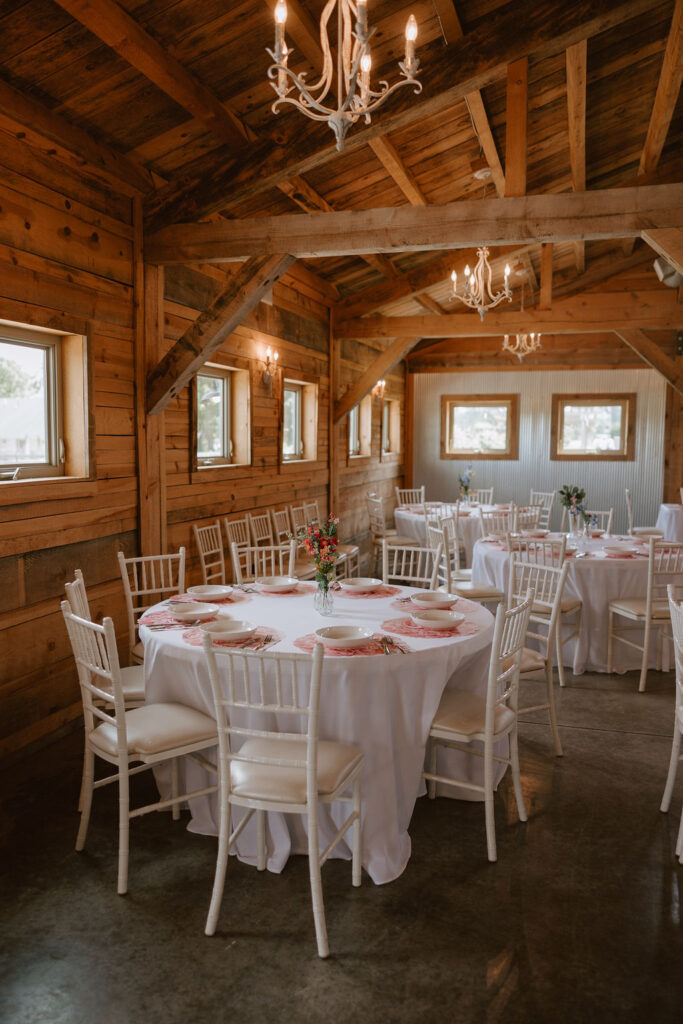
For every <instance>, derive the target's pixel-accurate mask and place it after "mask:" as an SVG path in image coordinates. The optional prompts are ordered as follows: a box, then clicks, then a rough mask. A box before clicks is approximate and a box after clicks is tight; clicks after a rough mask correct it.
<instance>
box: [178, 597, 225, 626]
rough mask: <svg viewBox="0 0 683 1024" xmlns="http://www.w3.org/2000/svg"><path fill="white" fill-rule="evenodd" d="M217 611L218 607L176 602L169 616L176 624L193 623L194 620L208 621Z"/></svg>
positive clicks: (193, 602) (190, 602)
mask: <svg viewBox="0 0 683 1024" xmlns="http://www.w3.org/2000/svg"><path fill="white" fill-rule="evenodd" d="M217 611H218V605H215V604H202V603H201V602H199V601H183V602H182V603H181V602H179V601H178V602H176V603H175V604H174V605H173V607H172V608H171V615H172V616H173V618H174V619H177V620H178V622H194V620H195V619H210V618H211V617H212V616H213V615H215V614H216V612H217Z"/></svg>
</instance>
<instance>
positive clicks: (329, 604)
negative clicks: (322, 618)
mask: <svg viewBox="0 0 683 1024" xmlns="http://www.w3.org/2000/svg"><path fill="white" fill-rule="evenodd" d="M313 607H314V608H315V610H316V611H317V612H319V613H320V615H332V614H333V613H334V597H333V595H332V589H331V587H330V581H329V580H326V581H325V582H324V583H318V589H317V590H316V592H315V597H314V598H313Z"/></svg>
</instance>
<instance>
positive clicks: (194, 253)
mask: <svg viewBox="0 0 683 1024" xmlns="http://www.w3.org/2000/svg"><path fill="white" fill-rule="evenodd" d="M680 227H683V184H677V185H646V186H642V187H636V188H630V189H628V188H624V189H603V190H596V191H594V192H572V193H560V194H555V195H552V194H550V195H529V196H514V197H510V198H507V197H506V198H505V199H473V200H462V201H460V202H455V203H449V204H447V205H445V206H423V207H419V208H415V207H412V206H401V207H393V208H390V209H388V210H387V209H375V210H343V211H341V212H335V213H309V214H307V215H305V216H302V215H284V216H280V217H253V218H248V219H245V220H230V221H224V220H221V221H218V222H217V223H201V224H174V225H171V226H169V227H167V228H163V229H162V230H161V231H159V232H157V233H156V234H155V235H152V236H150V237H149V238H148V240H147V244H146V247H145V259H146V260H147V262H149V263H188V262H206V263H221V262H228V261H230V260H244V259H248V258H249V257H250V256H252V255H259V254H262V253H264V252H270V253H277V252H280V251H282V249H283V248H284V249H286V250H287V251H288V252H291V253H292V254H293V255H295V256H297V257H298V258H310V259H316V258H320V257H325V256H343V255H347V256H353V255H358V254H361V253H382V252H385V253H387V252H404V251H411V252H416V251H420V250H424V251H430V250H431V251H434V250H438V249H446V248H448V249H457V248H465V247H469V246H472V245H512V244H515V243H526V244H530V243H533V242H537V241H555V242H562V241H574V240H580V239H609V238H626V237H629V236H640V234H641V233H642V232H643V231H645V230H647V231H651V230H655V229H659V228H680Z"/></svg>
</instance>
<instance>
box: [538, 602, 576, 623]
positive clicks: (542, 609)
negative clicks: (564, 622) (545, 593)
mask: <svg viewBox="0 0 683 1024" xmlns="http://www.w3.org/2000/svg"><path fill="white" fill-rule="evenodd" d="M580 607H581V598H580V597H563V598H562V600H561V601H560V611H561V612H562V614H563V615H569V613H570V612H574V611H578V609H579V608H580ZM531 612H532V614H533V615H543V616H545V617H546V618H548V619H549V618H550V611H549V609H548V608H547V606H546V605H543V604H536V602H534V604H533V605H532V606H531Z"/></svg>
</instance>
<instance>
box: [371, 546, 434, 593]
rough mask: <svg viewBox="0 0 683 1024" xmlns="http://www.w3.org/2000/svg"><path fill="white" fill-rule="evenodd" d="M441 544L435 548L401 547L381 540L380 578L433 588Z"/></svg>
mask: <svg viewBox="0 0 683 1024" xmlns="http://www.w3.org/2000/svg"><path fill="white" fill-rule="evenodd" d="M442 554H443V545H442V544H440V545H439V546H438V547H437V548H436V549H434V548H428V547H417V546H414V547H412V546H411V547H403V546H400V545H395V544H391V545H390V544H388V543H387V540H386V538H385V539H384V540H383V541H382V578H383V580H384V582H385V583H389V582H390V581H392V582H394V583H401V584H404V585H406V586H411V587H424V588H427V589H428V590H435V589H436V585H437V577H438V570H439V563H440V562H441V558H442Z"/></svg>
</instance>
